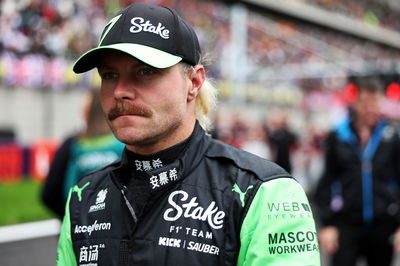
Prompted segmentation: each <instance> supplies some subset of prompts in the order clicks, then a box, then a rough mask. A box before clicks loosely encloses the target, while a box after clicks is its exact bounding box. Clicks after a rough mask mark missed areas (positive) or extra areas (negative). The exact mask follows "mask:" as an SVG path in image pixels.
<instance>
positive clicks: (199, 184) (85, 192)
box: [57, 125, 320, 266]
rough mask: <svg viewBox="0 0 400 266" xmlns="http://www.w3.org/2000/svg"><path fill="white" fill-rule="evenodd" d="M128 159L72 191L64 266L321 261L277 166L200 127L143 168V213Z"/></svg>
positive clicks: (305, 215) (303, 206) (311, 229)
mask: <svg viewBox="0 0 400 266" xmlns="http://www.w3.org/2000/svg"><path fill="white" fill-rule="evenodd" d="M131 163H132V162H129V161H128V159H127V156H126V154H125V155H124V156H123V158H122V159H121V161H118V162H116V163H113V164H111V165H109V166H107V167H105V168H103V169H101V170H99V171H97V172H94V173H92V174H90V175H89V176H87V177H85V178H84V179H83V180H81V181H80V182H79V183H78V184H77V185H76V186H75V187H74V188H72V190H71V192H70V196H69V200H68V203H67V207H66V208H67V209H66V216H65V217H64V221H63V226H62V231H61V236H60V241H59V248H58V258H57V265H59V266H60V265H107V266H111V265H142V266H143V265H191V266H195V265H285V266H286V265H320V260H319V250H318V242H317V237H316V231H315V224H314V220H313V216H312V212H311V208H310V206H309V203H308V200H307V198H306V196H305V193H304V191H303V190H302V188H301V186H300V185H299V184H298V183H297V182H296V181H295V180H294V179H293V178H292V177H291V176H289V174H288V173H286V172H285V171H284V170H283V169H282V168H280V167H279V166H277V165H275V164H274V163H271V162H269V161H266V160H264V159H261V158H259V157H256V156H254V155H252V154H249V153H247V152H244V151H241V150H238V149H236V148H233V147H231V146H228V145H226V144H223V143H222V142H219V141H216V140H214V139H211V138H210V137H208V136H206V134H205V133H204V131H203V130H202V129H201V127H200V126H199V125H196V128H195V130H194V132H193V134H192V136H191V137H190V141H189V143H188V145H187V148H186V150H185V151H184V152H182V154H181V155H180V156H179V157H178V159H177V160H175V161H173V162H172V163H169V164H167V165H162V166H161V165H160V163H155V162H153V164H152V166H153V167H151V165H149V164H143V165H141V166H143V167H144V166H147V167H148V168H149V169H150V168H152V169H151V170H149V169H147V170H149V171H146V172H143V178H145V179H146V180H148V184H147V189H149V191H150V194H151V196H150V197H149V199H148V200H147V202H146V204H145V206H144V207H143V208H142V210H139V208H138V206H137V204H136V202H134V201H132V195H130V193H131V190H130V189H129V188H130V186H131V184H130V182H131V179H130V178H126V176H127V173H126V169H128V168H129V164H131ZM144 189H146V188H144Z"/></svg>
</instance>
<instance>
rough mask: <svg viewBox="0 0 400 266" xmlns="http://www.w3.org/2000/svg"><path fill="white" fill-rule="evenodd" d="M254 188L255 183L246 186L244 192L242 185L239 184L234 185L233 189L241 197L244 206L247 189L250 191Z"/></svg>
mask: <svg viewBox="0 0 400 266" xmlns="http://www.w3.org/2000/svg"><path fill="white" fill-rule="evenodd" d="M252 188H253V185H251V186H248V187H247V188H246V191H245V192H243V191H242V190H240V187H239V186H238V185H237V184H234V185H233V188H232V191H233V192H236V193H238V194H239V199H240V202H241V203H242V207H244V197H245V196H246V193H247V191H249V189H252Z"/></svg>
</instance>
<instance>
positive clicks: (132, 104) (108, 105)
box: [98, 52, 192, 153]
mask: <svg viewBox="0 0 400 266" xmlns="http://www.w3.org/2000/svg"><path fill="white" fill-rule="evenodd" d="M98 71H99V74H100V77H101V100H102V105H103V110H104V112H105V114H106V116H107V120H108V122H109V125H110V127H111V129H112V131H113V133H114V135H115V136H116V138H117V139H119V140H120V141H121V142H123V143H125V144H127V147H128V149H130V150H132V151H136V152H145V153H147V152H148V153H152V152H156V151H157V150H152V149H151V148H150V149H149V147H153V149H154V145H155V144H157V143H162V142H163V141H170V140H171V138H172V139H173V138H174V135H175V134H177V133H179V129H180V128H182V127H184V124H185V123H186V122H187V119H188V116H190V115H189V110H188V102H189V101H188V91H189V90H190V85H191V84H192V83H191V82H189V79H188V75H187V74H185V73H183V70H182V66H181V65H180V64H177V65H175V66H172V67H170V68H167V69H156V68H152V67H150V66H148V65H146V64H144V63H142V62H140V61H138V60H135V59H134V58H133V57H131V56H128V55H125V54H123V53H119V52H107V53H106V54H104V55H103V57H102V60H101V62H100V64H99V66H98ZM177 138H179V136H178V137H177ZM173 144H174V143H173ZM146 147H147V149H146ZM138 148H139V149H138Z"/></svg>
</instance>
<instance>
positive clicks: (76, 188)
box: [72, 182, 90, 201]
mask: <svg viewBox="0 0 400 266" xmlns="http://www.w3.org/2000/svg"><path fill="white" fill-rule="evenodd" d="M89 185H90V182H87V183H86V184H84V185H83V187H78V185H75V186H74V187H73V188H72V192H76V194H78V200H79V201H82V191H83V190H84V189H85V188H86V187H87V186H89Z"/></svg>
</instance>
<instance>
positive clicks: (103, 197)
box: [96, 189, 107, 204]
mask: <svg viewBox="0 0 400 266" xmlns="http://www.w3.org/2000/svg"><path fill="white" fill-rule="evenodd" d="M106 196H107V189H102V190H100V191H99V193H97V198H96V204H100V203H103V202H104V201H105V200H106Z"/></svg>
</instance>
